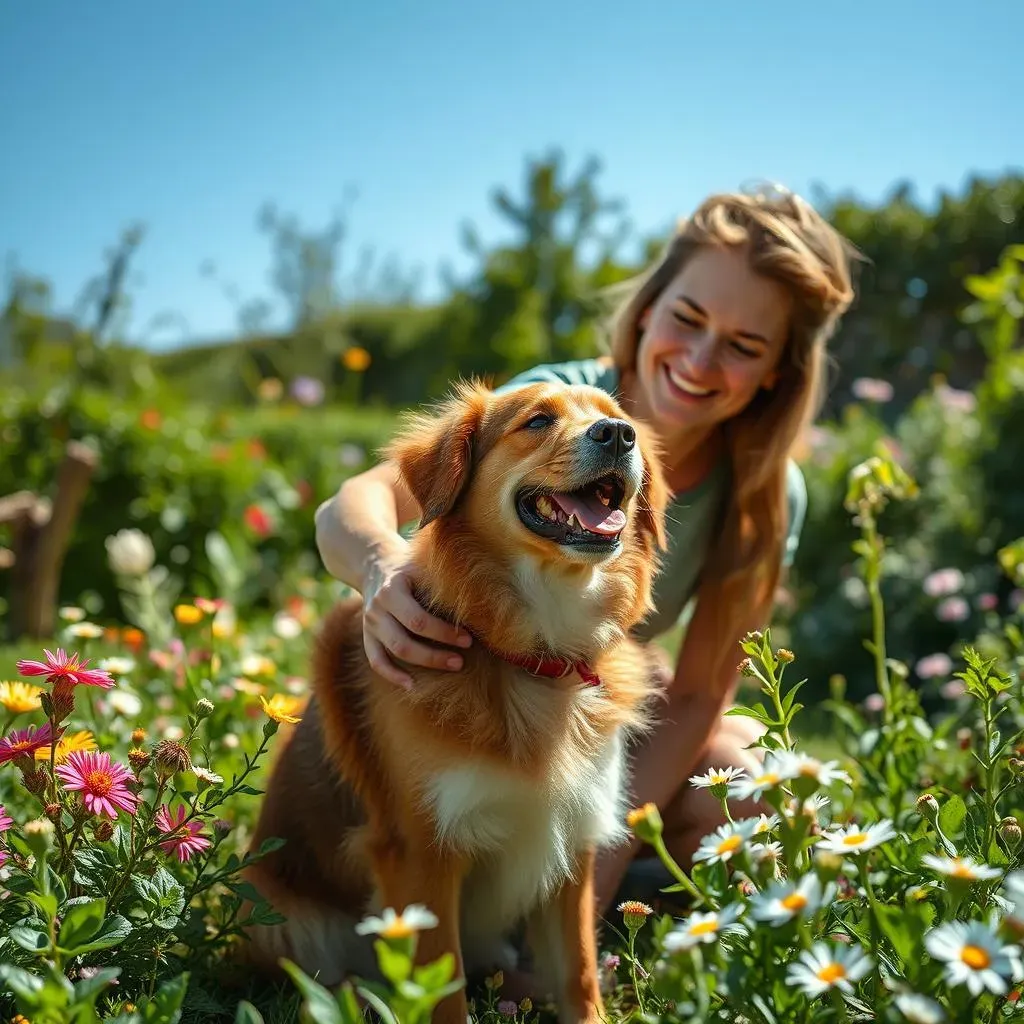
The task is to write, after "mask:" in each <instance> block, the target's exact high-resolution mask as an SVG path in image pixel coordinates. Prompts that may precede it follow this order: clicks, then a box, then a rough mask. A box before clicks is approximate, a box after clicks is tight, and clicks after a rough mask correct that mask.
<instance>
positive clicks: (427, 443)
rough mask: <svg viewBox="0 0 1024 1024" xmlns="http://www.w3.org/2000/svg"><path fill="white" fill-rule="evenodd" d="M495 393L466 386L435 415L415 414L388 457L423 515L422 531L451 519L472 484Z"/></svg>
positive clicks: (458, 387) (410, 418)
mask: <svg viewBox="0 0 1024 1024" xmlns="http://www.w3.org/2000/svg"><path fill="white" fill-rule="evenodd" d="M488 395H489V392H488V391H487V390H486V388H484V387H482V386H481V385H479V384H474V383H469V384H460V385H458V386H457V387H456V388H455V391H454V394H453V395H452V397H451V398H449V399H447V400H446V401H445V402H443V403H442V404H441V406H440V407H439V408H438V409H437V410H435V411H434V412H432V413H417V414H415V415H412V416H410V417H409V418H408V419H407V420H406V423H405V426H404V427H403V429H402V431H401V433H399V434H398V436H397V437H396V438H395V439H394V440H393V441H392V442H391V444H390V445H388V447H387V450H386V455H387V457H388V458H389V459H391V460H392V461H393V462H394V463H395V464H396V465H397V466H398V470H399V472H400V473H401V474H402V477H403V478H404V479H405V482H406V484H407V485H408V487H409V490H410V491H411V492H412V495H413V497H414V498H415V499H416V501H417V502H418V503H419V506H420V508H421V509H422V512H423V515H422V517H421V518H420V528H422V527H424V526H426V525H427V523H431V522H433V521H434V520H435V519H438V518H439V517H441V516H444V515H447V514H448V513H449V512H451V510H452V509H453V508H454V507H455V503H456V502H457V501H458V500H459V496H460V495H461V494H462V492H463V491H464V490H465V488H466V485H467V484H468V483H469V478H470V476H471V475H472V472H473V454H474V447H475V443H476V441H477V435H478V434H479V431H480V425H481V423H482V422H483V418H484V413H485V412H486V411H487V401H488Z"/></svg>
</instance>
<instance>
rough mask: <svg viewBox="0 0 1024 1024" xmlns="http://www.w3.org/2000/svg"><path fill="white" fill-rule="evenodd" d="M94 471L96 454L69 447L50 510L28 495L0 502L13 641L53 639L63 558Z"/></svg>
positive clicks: (71, 444) (22, 493)
mask: <svg viewBox="0 0 1024 1024" xmlns="http://www.w3.org/2000/svg"><path fill="white" fill-rule="evenodd" d="M95 468H96V453H95V452H94V451H93V450H92V449H91V448H89V447H88V446H87V445H84V444H82V443H81V442H80V441H69V442H68V445H67V448H66V449H65V453H64V461H63V462H62V463H61V466H60V469H59V470H58V473H57V488H56V495H55V496H54V500H53V503H52V504H51V503H50V502H49V501H47V500H46V499H45V498H40V497H38V496H37V495H35V494H32V493H30V492H28V491H19V492H18V493H17V494H11V495H9V496H7V497H6V498H0V523H4V522H7V523H10V524H11V526H12V532H13V534H14V537H13V544H12V550H13V553H14V565H13V567H12V569H13V577H12V586H11V627H12V633H13V637H14V638H17V637H19V636H30V637H37V638H38V637H49V636H53V631H54V627H55V624H56V613H57V597H58V593H59V591H60V574H61V569H62V568H63V566H64V556H65V554H66V553H67V548H68V542H69V541H70V539H71V534H72V533H73V531H74V527H75V523H76V522H77V520H78V513H79V512H80V511H81V508H82V503H83V502H84V501H85V495H86V493H87V491H88V490H89V481H90V479H91V478H92V474H93V470H94V469H95Z"/></svg>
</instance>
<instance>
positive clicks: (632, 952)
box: [629, 928, 647, 1016]
mask: <svg viewBox="0 0 1024 1024" xmlns="http://www.w3.org/2000/svg"><path fill="white" fill-rule="evenodd" d="M636 931H637V930H636V929H635V928H630V929H629V977H630V980H631V981H632V982H633V993H634V994H635V995H636V1004H637V1006H638V1007H639V1008H640V1014H641V1016H642V1015H645V1014H646V1013H647V1010H646V1009H645V1008H644V997H643V994H642V993H641V991H640V979H639V978H638V977H637V973H636V949H635V947H636Z"/></svg>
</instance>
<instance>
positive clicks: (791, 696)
mask: <svg viewBox="0 0 1024 1024" xmlns="http://www.w3.org/2000/svg"><path fill="white" fill-rule="evenodd" d="M806 682H807V680H806V679H801V680H800V682H799V683H796V684H795V685H794V686H793V688H792V689H791V690H790V691H789V692H788V693H787V694H786V696H785V697H783V698H782V710H783V711H784V712H786V714H789V712H790V709H791V708H792V707H793V701H794V700H795V699H796V695H797V693H799V692H800V688H801V687H802V686H803V685H804V683H806ZM798 710H799V708H797V711H798ZM793 714H794V715H795V714H796V711H794V712H793Z"/></svg>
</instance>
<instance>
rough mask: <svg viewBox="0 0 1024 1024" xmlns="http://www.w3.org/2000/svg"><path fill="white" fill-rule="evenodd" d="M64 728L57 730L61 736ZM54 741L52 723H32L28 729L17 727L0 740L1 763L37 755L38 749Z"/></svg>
mask: <svg viewBox="0 0 1024 1024" xmlns="http://www.w3.org/2000/svg"><path fill="white" fill-rule="evenodd" d="M63 732H64V730H63V729H59V730H58V731H57V736H58V737H59V736H60V735H61V733H63ZM52 743H53V730H52V729H51V728H50V723H49V722H47V723H46V724H45V725H42V726H39V727H38V728H37V727H36V726H34V725H30V726H29V727H28V728H27V729H15V730H14V731H13V732H10V733H8V734H7V735H6V736H5V737H4V738H3V739H2V740H0V764H6V763H7V762H8V761H17V760H18V758H19V757H30V758H31V757H35V756H36V751H37V750H42V748H43V747H49V746H51V745H52Z"/></svg>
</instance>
